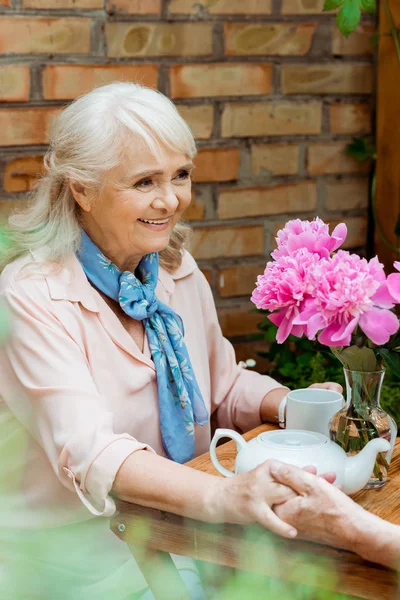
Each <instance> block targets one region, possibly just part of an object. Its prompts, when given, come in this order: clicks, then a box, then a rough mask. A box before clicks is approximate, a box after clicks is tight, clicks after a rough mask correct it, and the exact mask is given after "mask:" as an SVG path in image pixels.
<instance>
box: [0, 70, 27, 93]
mask: <svg viewBox="0 0 400 600" xmlns="http://www.w3.org/2000/svg"><path fill="white" fill-rule="evenodd" d="M29 90H30V71H29V67H28V66H20V65H1V66H0V102H25V101H26V100H29Z"/></svg>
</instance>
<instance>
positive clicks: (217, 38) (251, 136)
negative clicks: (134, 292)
mask: <svg viewBox="0 0 400 600" xmlns="http://www.w3.org/2000/svg"><path fill="white" fill-rule="evenodd" d="M322 5H323V0H199V1H198V2H196V1H195V0H169V1H166V0H164V1H163V0H108V1H107V0H105V5H104V0H0V52H1V53H2V55H1V58H0V100H1V101H2V102H1V104H0V213H2V214H6V213H8V212H9V211H10V210H12V207H13V206H16V205H17V204H18V203H19V204H21V203H23V202H24V194H25V193H26V191H27V190H29V189H30V188H31V187H32V185H33V184H34V181H35V178H36V176H37V174H38V172H40V169H41V161H42V158H41V157H42V155H43V153H44V151H45V144H46V134H47V131H48V128H49V125H50V123H51V120H52V118H53V117H54V115H55V114H56V113H57V111H58V110H59V108H60V107H61V106H63V105H64V104H65V103H66V102H67V101H68V100H71V99H73V98H74V97H75V96H76V95H78V94H82V93H84V92H86V91H88V90H90V89H91V88H92V87H93V86H95V85H99V84H102V83H108V82H110V81H113V80H116V79H123V80H138V81H140V82H142V83H144V84H146V85H149V86H157V87H158V88H159V89H160V90H161V91H162V92H164V93H166V94H167V95H169V96H170V97H171V98H172V99H173V100H174V101H175V102H176V103H177V104H178V106H179V109H180V111H181V113H182V115H183V116H184V118H185V119H186V120H187V121H188V122H189V124H190V126H191V128H192V130H193V132H194V134H195V136H196V138H197V140H198V146H199V149H200V151H199V155H198V158H197V169H196V173H195V181H196V184H195V186H194V187H195V191H194V201H193V204H192V206H191V208H190V209H189V210H188V213H187V218H188V219H189V220H191V221H192V224H193V228H194V237H193V247H192V250H193V253H194V255H195V257H196V258H197V259H198V260H199V263H200V265H201V267H202V268H203V270H204V272H205V274H206V276H207V277H208V279H209V281H210V283H211V285H212V287H213V290H214V294H215V298H216V302H217V305H218V309H219V314H220V319H221V324H222V327H223V330H224V332H225V333H226V334H227V335H228V336H230V337H231V338H233V339H234V341H235V342H236V347H237V352H238V357H239V358H247V357H249V356H254V353H255V351H256V349H257V345H256V344H254V343H252V344H249V342H248V341H246V340H245V336H246V335H247V334H249V333H251V332H254V331H255V330H256V324H257V322H258V321H259V316H258V315H257V314H255V313H249V309H250V308H251V305H250V303H249V301H248V297H249V295H250V293H251V291H252V289H253V287H254V282H255V279H256V275H257V274H258V273H260V272H261V271H262V270H263V268H264V265H265V262H266V257H267V255H268V253H269V252H270V251H271V249H272V245H273V237H274V234H275V232H276V230H277V229H278V228H279V227H280V226H281V225H282V224H283V223H284V222H285V221H286V219H287V218H289V217H293V218H294V217H298V216H300V217H304V218H306V217H311V218H312V217H313V216H315V215H316V214H318V215H319V216H320V217H322V218H324V219H326V220H328V221H330V222H332V223H335V222H337V221H338V220H341V219H344V220H345V221H346V222H347V224H348V226H349V238H348V243H347V246H348V247H351V248H360V247H362V246H363V245H364V243H365V236H366V225H367V221H366V207H367V196H368V193H367V189H368V181H367V171H368V165H361V164H359V163H357V162H356V161H354V160H353V159H351V158H349V157H347V156H346V154H345V147H346V144H347V142H348V140H349V139H351V136H352V135H359V134H366V133H367V134H368V133H370V132H371V122H372V119H371V111H372V108H373V103H374V96H373V89H374V69H373V54H372V52H373V48H372V45H371V36H372V34H373V31H374V28H375V26H374V23H373V22H372V21H364V22H363V23H362V24H361V26H360V27H359V29H358V31H357V32H356V33H354V34H353V35H352V36H350V38H349V39H344V38H343V37H342V36H341V35H340V34H339V33H338V31H337V29H336V27H335V22H334V19H335V17H334V15H331V14H329V15H328V14H323V13H322ZM243 11H245V14H243ZM259 366H260V363H259Z"/></svg>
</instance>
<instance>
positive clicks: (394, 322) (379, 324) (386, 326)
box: [359, 308, 399, 346]
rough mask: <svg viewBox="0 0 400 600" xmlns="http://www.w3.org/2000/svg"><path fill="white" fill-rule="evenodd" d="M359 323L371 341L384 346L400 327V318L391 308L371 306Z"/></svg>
mask: <svg viewBox="0 0 400 600" xmlns="http://www.w3.org/2000/svg"><path fill="white" fill-rule="evenodd" d="M359 325H360V327H361V329H362V330H363V332H364V333H365V335H366V336H367V337H368V338H369V339H370V340H371V342H373V343H374V344H377V345H378V346H382V345H383V344H386V342H387V341H388V340H389V338H390V336H391V335H393V334H394V333H396V331H397V330H398V329H399V320H398V318H397V317H396V315H395V314H394V313H392V312H391V311H390V310H385V309H380V308H371V310H369V311H367V312H365V313H364V314H363V315H361V317H360V321H359Z"/></svg>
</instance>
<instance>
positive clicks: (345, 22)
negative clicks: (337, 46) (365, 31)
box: [336, 0, 361, 37]
mask: <svg viewBox="0 0 400 600" xmlns="http://www.w3.org/2000/svg"><path fill="white" fill-rule="evenodd" d="M360 18H361V10H360V5H359V1H358V0H345V1H344V4H343V6H342V8H341V9H340V10H339V12H338V14H337V17H336V23H337V26H338V27H339V30H340V32H341V33H342V35H344V36H345V37H348V36H349V35H350V33H353V31H354V30H355V29H356V28H357V25H358V24H359V22H360Z"/></svg>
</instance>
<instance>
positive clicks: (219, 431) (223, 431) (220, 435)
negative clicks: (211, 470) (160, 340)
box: [210, 429, 247, 477]
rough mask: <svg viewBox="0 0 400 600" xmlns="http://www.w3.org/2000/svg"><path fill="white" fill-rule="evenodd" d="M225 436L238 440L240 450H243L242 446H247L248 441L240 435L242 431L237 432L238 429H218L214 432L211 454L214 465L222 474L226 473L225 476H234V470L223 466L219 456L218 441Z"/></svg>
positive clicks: (237, 445)
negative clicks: (217, 450)
mask: <svg viewBox="0 0 400 600" xmlns="http://www.w3.org/2000/svg"><path fill="white" fill-rule="evenodd" d="M224 437H228V438H231V439H232V440H234V441H235V442H236V448H237V451H238V452H239V450H242V448H245V447H246V445H247V444H246V442H245V440H244V439H243V438H242V436H241V435H240V433H237V431H233V429H216V431H215V433H214V437H213V439H212V440H211V445H210V456H211V462H212V464H213V465H214V467H215V468H216V469H217V471H218V472H219V473H221V475H225V477H233V476H234V475H235V473H234V472H233V471H229V470H228V469H225V467H223V466H222V465H221V463H220V462H219V460H218V457H217V452H216V449H217V442H218V441H219V440H220V439H221V438H224Z"/></svg>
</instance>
